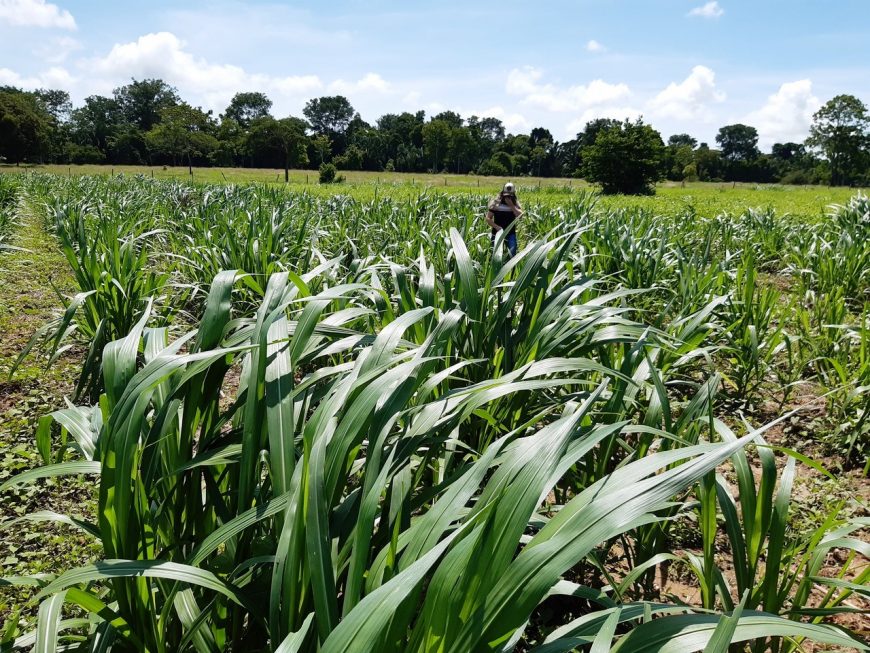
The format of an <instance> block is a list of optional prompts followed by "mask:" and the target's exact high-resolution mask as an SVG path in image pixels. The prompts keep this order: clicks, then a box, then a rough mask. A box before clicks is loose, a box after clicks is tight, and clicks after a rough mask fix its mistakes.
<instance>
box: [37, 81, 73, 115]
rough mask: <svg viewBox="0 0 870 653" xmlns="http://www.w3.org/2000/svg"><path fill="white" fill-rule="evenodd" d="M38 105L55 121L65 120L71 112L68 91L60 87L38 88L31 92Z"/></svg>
mask: <svg viewBox="0 0 870 653" xmlns="http://www.w3.org/2000/svg"><path fill="white" fill-rule="evenodd" d="M33 94H34V95H35V96H36V99H37V100H38V101H39V103H40V105H42V107H43V108H44V109H45V111H46V112H47V113H48V114H49V115H50V116H51V117H52V118H53V119H54V120H55V122H57V123H62V122H66V121H67V120H69V118H70V114H71V113H72V101H71V100H70V97H69V93H67V92H66V91H62V90H60V89H54V88H40V89H37V90H35V91H34V92H33Z"/></svg>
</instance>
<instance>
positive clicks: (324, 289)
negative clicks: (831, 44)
mask: <svg viewBox="0 0 870 653" xmlns="http://www.w3.org/2000/svg"><path fill="white" fill-rule="evenodd" d="M3 172H11V173H15V172H20V171H19V170H13V169H9V168H6V169H3ZM27 172H33V173H35V174H25V175H16V174H4V175H0V248H4V249H0V271H2V274H3V279H4V283H3V284H2V288H0V299H2V304H0V307H2V308H0V311H2V312H0V328H2V330H3V332H4V335H5V339H4V343H3V346H2V348H0V356H2V357H0V372H6V373H7V374H4V377H3V378H2V379H0V441H2V446H3V451H4V454H3V456H4V457H3V459H2V466H0V508H2V517H0V529H3V530H2V531H0V532H2V533H3V534H4V537H3V539H2V543H0V562H2V564H3V572H2V580H0V593H2V594H0V614H2V617H3V618H4V619H5V620H6V623H5V626H4V628H3V630H2V631H0V633H2V635H0V638H2V639H0V641H2V642H5V643H6V644H7V645H8V646H10V647H12V646H15V647H17V648H19V649H22V650H25V649H28V648H30V647H31V646H33V645H34V644H35V645H36V648H37V650H52V649H51V648H50V647H51V646H52V645H53V642H56V641H57V642H61V643H62V644H68V645H70V646H73V647H78V646H79V644H80V643H82V642H84V643H83V644H82V646H81V647H79V648H76V649H74V650H82V651H91V650H93V649H92V646H96V645H97V643H98V642H100V641H105V638H108V639H109V640H110V641H113V642H114V644H113V648H112V649H111V650H112V651H119V652H120V651H149V652H151V651H154V652H156V653H164V652H165V653H174V652H175V651H197V653H200V652H202V653H215V652H220V651H228V650H243V649H244V650H249V651H252V652H259V651H270V652H271V653H277V652H278V651H280V653H285V652H286V651H301V652H304V653H314V652H315V651H326V652H329V651H335V652H338V651H370V650H377V651H397V652H398V651H436V650H438V651H440V650H445V651H446V650H450V651H457V652H460V651H469V650H479V651H519V652H526V651H539V652H543V651H565V652H566V653H567V652H568V651H571V650H576V649H578V648H582V647H588V645H590V644H591V645H593V650H595V651H596V652H597V651H599V650H601V651H604V650H611V645H614V650H619V651H621V652H622V653H628V652H631V651H645V650H648V648H647V647H648V645H649V643H650V642H652V641H663V642H665V641H666V642H667V643H668V645H669V646H670V647H671V649H670V650H675V651H677V650H700V649H703V648H704V647H705V646H706V645H707V644H709V645H710V648H708V649H706V650H710V651H714V650H715V651H721V652H723V653H724V651H726V650H727V644H728V643H729V642H732V641H733V642H741V644H738V646H742V647H743V648H742V649H741V650H746V651H752V652H753V653H762V651H768V650H770V651H776V653H790V652H791V651H795V650H798V649H797V647H798V645H800V646H801V647H802V648H803V649H804V650H808V651H810V650H850V649H858V650H864V649H862V648H861V647H862V646H863V644H862V643H861V642H862V640H863V641H866V637H867V636H868V634H870V629H868V625H867V624H868V621H867V616H868V614H870V612H868V611H870V601H868V598H867V595H866V584H867V582H868V580H870V535H868V526H870V513H868V509H867V504H868V500H870V481H868V471H870V464H868V452H870V201H868V200H867V199H866V197H861V196H860V195H856V191H855V190H854V189H840V188H838V189H828V188H817V187H813V188H808V187H776V186H774V187H752V186H741V185H736V186H730V185H712V184H689V185H687V186H686V187H678V186H677V187H675V186H667V185H663V186H661V187H660V188H659V189H658V193H657V194H656V196H654V197H640V198H634V197H599V196H598V195H596V194H595V193H594V192H593V190H592V189H589V188H588V187H585V186H583V185H582V184H580V183H579V182H571V183H570V185H569V183H568V180H546V181H542V182H541V184H540V187H538V183H537V182H538V180H520V181H519V182H518V185H519V191H520V196H521V199H522V201H523V202H524V206H525V208H526V214H525V215H524V216H523V218H522V219H521V222H520V223H519V226H518V233H519V239H520V252H519V253H518V255H517V256H516V257H515V258H513V259H510V260H507V259H506V257H505V255H504V252H503V251H502V250H501V248H500V247H495V248H493V246H492V243H491V241H490V235H489V231H488V229H487V227H486V225H485V224H484V223H483V221H482V211H483V207H484V205H485V202H486V200H487V198H488V197H489V196H491V195H492V193H493V192H495V190H497V189H498V187H499V186H500V184H501V183H502V180H495V179H485V178H484V179H481V180H480V186H479V187H478V185H477V183H478V179H477V178H475V177H456V178H455V179H454V178H453V177H450V176H448V177H446V178H445V177H438V176H427V177H422V176H417V177H414V178H413V182H414V183H408V182H409V179H408V177H407V176H401V175H390V176H389V178H388V177H387V175H382V176H380V180H379V176H378V175H373V174H370V173H356V174H353V175H352V176H351V175H349V179H348V181H347V182H346V183H344V184H341V185H330V186H320V185H318V184H316V183H314V173H308V174H310V175H312V178H311V180H310V181H311V183H309V184H307V185H306V184H305V183H304V177H303V176H302V175H304V174H305V173H304V172H298V171H295V172H294V173H293V183H291V184H289V185H286V186H285V185H284V184H283V183H282V182H280V180H279V183H274V181H275V180H274V175H275V174H278V173H277V172H276V171H250V170H239V171H227V170H224V171H219V170H208V171H205V170H203V171H200V170H195V171H194V180H193V183H191V182H190V180H189V178H187V175H186V169H184V170H183V171H181V170H180V169H179V170H178V171H172V170H165V171H164V170H155V171H154V177H155V178H154V179H153V180H152V179H151V173H150V170H149V169H144V168H143V169H132V168H125V169H123V173H124V174H123V176H121V175H119V173H120V172H122V170H121V169H120V168H118V169H115V170H114V172H115V176H111V172H112V170H111V169H110V168H107V167H99V168H89V167H83V168H80V169H74V170H73V172H72V174H70V173H69V172H68V171H64V170H61V171H60V172H61V174H56V175H55V174H44V171H30V170H29V171H27ZM64 172H66V173H67V174H63V173H64ZM173 172H181V173H182V174H179V175H178V178H177V179H162V178H158V177H161V176H168V177H171V176H173V175H172V174H171V173H173ZM77 173H82V174H77ZM84 173H89V174H84ZM90 173H94V174H90ZM106 173H108V174H106ZM140 173H141V176H137V175H140ZM200 175H202V177H200ZM207 175H209V176H210V178H207V177H206V176H207ZM236 175H238V176H236ZM246 175H247V176H246ZM215 176H217V177H220V179H215ZM223 176H226V178H227V179H229V180H231V181H234V182H237V183H231V184H226V183H224V182H223ZM445 179H446V181H447V185H446V187H445V186H444V180H445ZM213 182H218V183H213ZM254 182H256V183H254ZM462 182H465V183H462ZM424 185H425V186H428V188H427V187H424ZM833 204H837V205H840V206H839V207H832V206H831V205H833ZM52 287H54V288H56V289H57V291H58V292H57V293H54V291H53V290H52ZM34 334H35V335H34ZM31 338H32V340H31ZM30 345H32V346H33V349H32V351H31V353H30V355H29V356H25V357H23V358H22V359H20V360H19V354H20V352H22V351H24V350H25V349H26V348H27V347H28V346H30ZM13 371H14V372H13ZM8 372H13V374H12V375H11V377H9V376H8ZM66 399H68V400H69V402H70V403H66ZM49 414H50V416H47V415H49ZM727 615H730V616H727ZM37 622H38V623H39V625H40V630H38V631H37V630H34V629H35V625H36V623H37ZM55 631H56V632H55ZM693 637H694V638H695V639H692V638H693ZM690 640H691V641H692V642H693V643H694V645H695V647H696V648H691V647H690V644H689V641H690ZM716 640H718V644H717V642H716ZM717 646H718V648H716V647H717ZM584 650H585V649H584Z"/></svg>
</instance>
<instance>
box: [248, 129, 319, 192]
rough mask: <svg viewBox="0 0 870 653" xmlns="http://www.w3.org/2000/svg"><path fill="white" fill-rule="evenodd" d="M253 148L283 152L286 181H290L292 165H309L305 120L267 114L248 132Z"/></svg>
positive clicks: (250, 144) (282, 159)
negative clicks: (276, 118)
mask: <svg viewBox="0 0 870 653" xmlns="http://www.w3.org/2000/svg"><path fill="white" fill-rule="evenodd" d="M247 140H248V143H249V147H251V148H260V149H270V148H271V149H274V150H277V151H278V152H279V153H280V154H281V161H282V163H283V165H284V182H285V183H286V182H288V181H290V168H291V167H292V166H305V165H308V152H307V146H308V138H307V137H306V136H305V121H304V120H301V119H299V118H292V117H291V118H282V119H280V120H275V119H274V118H272V117H269V116H265V117H261V118H258V119H257V120H255V121H254V122H253V123H252V124H251V130H250V133H249V134H248V139H247Z"/></svg>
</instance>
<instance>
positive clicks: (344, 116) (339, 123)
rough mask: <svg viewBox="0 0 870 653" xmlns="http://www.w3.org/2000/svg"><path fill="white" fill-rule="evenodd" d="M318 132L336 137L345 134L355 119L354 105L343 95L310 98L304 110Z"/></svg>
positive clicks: (315, 131) (312, 126)
mask: <svg viewBox="0 0 870 653" xmlns="http://www.w3.org/2000/svg"><path fill="white" fill-rule="evenodd" d="M302 113H303V114H305V117H306V118H307V119H308V122H310V123H311V128H312V129H313V130H314V133H316V134H326V135H327V136H330V137H334V136H335V135H337V134H342V135H343V134H344V132H345V131H346V130H347V126H348V125H349V124H350V121H351V120H352V119H353V116H354V111H353V106H352V105H351V103H350V100H348V99H347V98H346V97H344V96H343V95H331V96H327V97H319V98H313V99H311V100H308V102H306V103H305V108H304V109H303V110H302Z"/></svg>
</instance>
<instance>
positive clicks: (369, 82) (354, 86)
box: [329, 73, 391, 95]
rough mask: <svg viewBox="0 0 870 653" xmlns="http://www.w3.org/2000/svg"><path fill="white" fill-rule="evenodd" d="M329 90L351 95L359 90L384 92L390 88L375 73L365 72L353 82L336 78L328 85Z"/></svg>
mask: <svg viewBox="0 0 870 653" xmlns="http://www.w3.org/2000/svg"><path fill="white" fill-rule="evenodd" d="M329 90H330V91H333V92H336V93H344V94H346V95H351V94H353V93H361V92H374V93H386V92H388V91H389V90H391V88H390V84H389V82H387V81H386V80H385V79H384V78H383V77H381V76H380V75H378V74H377V73H367V74H365V75H364V76H363V77H362V78H361V79H359V80H357V81H355V82H346V81H344V80H343V79H337V80H335V81H334V82H332V83H331V84H330V85H329Z"/></svg>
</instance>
